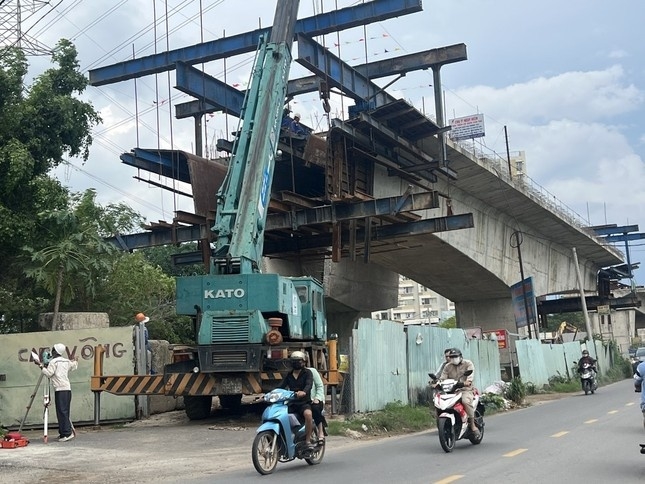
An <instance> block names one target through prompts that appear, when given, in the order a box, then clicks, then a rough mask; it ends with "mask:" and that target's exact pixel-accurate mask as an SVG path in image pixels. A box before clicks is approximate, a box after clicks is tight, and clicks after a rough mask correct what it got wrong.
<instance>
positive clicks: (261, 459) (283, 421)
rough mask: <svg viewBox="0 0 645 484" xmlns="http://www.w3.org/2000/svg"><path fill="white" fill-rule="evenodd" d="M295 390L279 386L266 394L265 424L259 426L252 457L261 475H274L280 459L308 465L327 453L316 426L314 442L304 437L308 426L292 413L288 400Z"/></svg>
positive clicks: (312, 434)
mask: <svg viewBox="0 0 645 484" xmlns="http://www.w3.org/2000/svg"><path fill="white" fill-rule="evenodd" d="M295 399H296V398H295V392H292V391H289V390H283V389H281V388H276V389H275V390H272V391H270V392H269V393H267V394H265V395H264V397H263V400H264V401H265V402H267V403H268V404H269V405H268V406H267V408H265V409H264V412H263V413H262V423H261V424H260V426H259V427H258V429H257V431H256V432H257V433H256V436H255V439H254V440H253V447H252V450H251V457H252V459H253V466H254V467H255V470H256V471H258V472H259V473H260V474H262V475H267V474H271V473H272V472H273V471H274V470H275V468H276V466H277V465H278V462H290V461H292V460H294V459H304V460H305V462H307V464H309V465H316V464H320V462H321V461H322V459H323V456H324V455H325V439H319V436H318V429H317V426H316V425H314V426H313V430H312V433H311V437H312V440H313V441H314V442H315V443H314V444H313V445H308V444H309V443H308V442H306V441H305V440H306V439H305V425H304V423H302V422H301V421H300V420H299V419H298V417H297V416H296V415H295V414H293V413H289V403H291V402H292V401H294V400H295Z"/></svg>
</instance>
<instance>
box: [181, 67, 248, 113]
mask: <svg viewBox="0 0 645 484" xmlns="http://www.w3.org/2000/svg"><path fill="white" fill-rule="evenodd" d="M176 71H177V72H176V80H177V85H176V86H175V88H177V89H179V90H180V91H181V92H184V93H186V94H188V95H190V96H193V97H195V98H197V99H198V101H197V103H198V105H199V106H211V107H212V108H213V109H212V111H226V112H228V113H229V114H232V115H234V116H237V117H238V118H239V117H240V114H241V113H242V105H243V104H244V96H245V93H246V91H238V90H237V89H235V88H234V87H231V86H229V85H228V84H226V83H225V82H222V81H220V80H219V79H216V78H214V77H212V76H209V75H208V74H206V73H205V72H202V71H200V70H199V69H196V68H194V67H192V66H190V65H188V64H186V63H184V62H177V67H176ZM177 108H179V106H177ZM212 111H211V112H212ZM178 113H179V110H177V117H178V118H179V117H180V116H179V114H178ZM195 114H201V112H197V113H191V114H189V116H194V115H195ZM181 117H186V116H181Z"/></svg>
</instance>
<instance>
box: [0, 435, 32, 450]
mask: <svg viewBox="0 0 645 484" xmlns="http://www.w3.org/2000/svg"><path fill="white" fill-rule="evenodd" d="M28 443H29V439H28V438H27V437H25V436H24V435H22V434H21V433H19V432H9V433H8V434H7V435H5V436H4V439H3V440H0V447H1V448H3V449H15V448H16V447H24V446H26V445H27V444H28Z"/></svg>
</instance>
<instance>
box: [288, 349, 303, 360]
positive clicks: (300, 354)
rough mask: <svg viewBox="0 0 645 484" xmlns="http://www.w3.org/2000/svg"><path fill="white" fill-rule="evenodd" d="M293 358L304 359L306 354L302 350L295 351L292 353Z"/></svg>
mask: <svg viewBox="0 0 645 484" xmlns="http://www.w3.org/2000/svg"><path fill="white" fill-rule="evenodd" d="M291 359H292V360H304V359H305V354H304V353H303V352H302V351H294V352H293V353H291Z"/></svg>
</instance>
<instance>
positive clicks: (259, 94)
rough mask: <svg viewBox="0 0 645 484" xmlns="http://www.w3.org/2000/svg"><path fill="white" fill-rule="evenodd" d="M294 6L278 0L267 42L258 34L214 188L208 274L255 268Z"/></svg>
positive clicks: (291, 0)
mask: <svg viewBox="0 0 645 484" xmlns="http://www.w3.org/2000/svg"><path fill="white" fill-rule="evenodd" d="M298 6H299V0H284V1H279V2H278V6H277V8H276V12H275V19H274V22H273V28H272V29H271V36H270V38H269V40H268V42H267V41H266V40H265V39H264V38H260V45H259V47H258V51H257V55H256V58H255V63H254V67H253V70H252V74H251V86H250V88H249V89H248V90H247V93H246V97H245V99H244V105H243V109H242V119H241V127H240V129H239V130H238V136H237V139H236V141H235V144H234V147H233V155H232V158H231V162H230V165H229V169H228V173H227V175H226V178H225V180H224V182H223V184H222V186H221V187H220V190H219V192H218V194H217V213H216V219H215V224H214V225H213V228H212V230H213V231H214V232H215V233H216V234H217V242H216V244H215V250H214V257H213V262H212V266H211V274H226V273H235V272H239V273H241V274H249V273H253V272H259V267H260V259H261V257H262V249H263V244H264V227H265V224H266V217H267V207H268V203H269V199H270V195H271V183H272V180H273V169H274V165H275V153H276V150H277V146H278V136H279V133H280V122H281V119H282V112H283V108H284V101H285V97H286V94H287V84H288V81H289V67H290V65H291V59H292V56H291V47H292V44H293V38H294V30H295V25H296V20H297V16H298ZM237 262H239V267H237Z"/></svg>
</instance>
